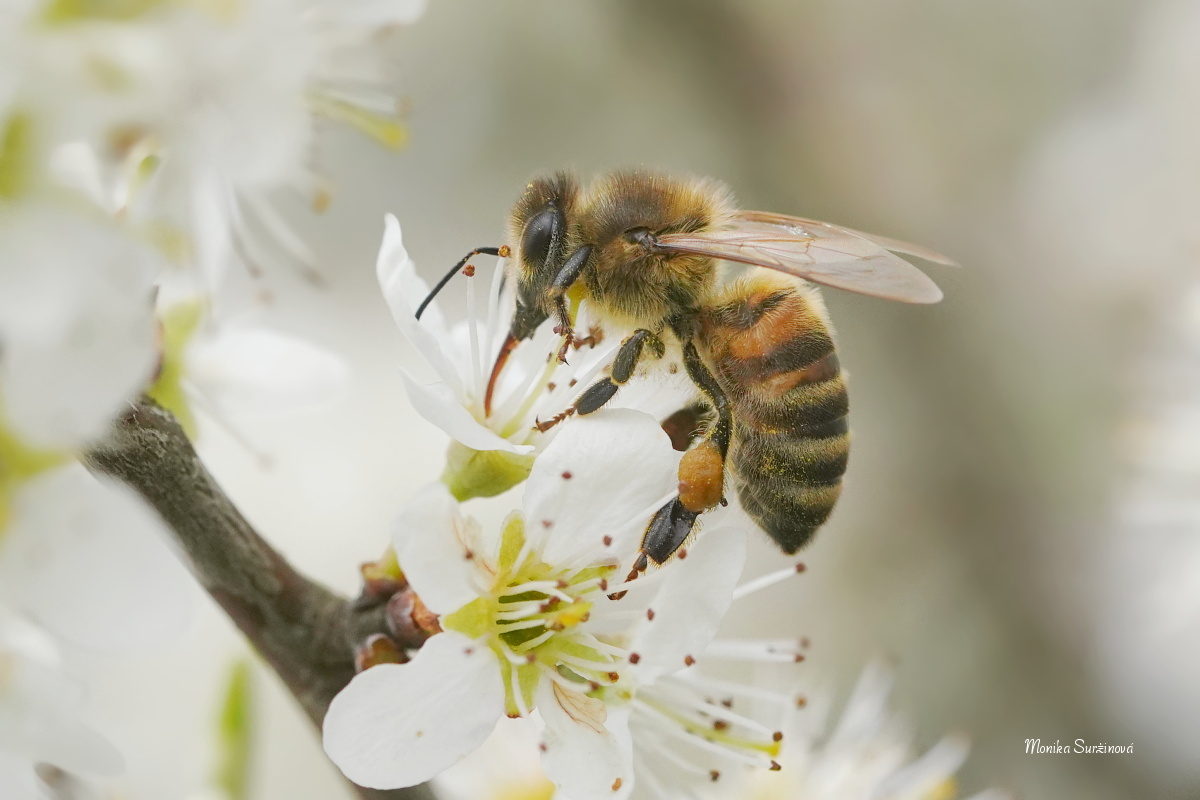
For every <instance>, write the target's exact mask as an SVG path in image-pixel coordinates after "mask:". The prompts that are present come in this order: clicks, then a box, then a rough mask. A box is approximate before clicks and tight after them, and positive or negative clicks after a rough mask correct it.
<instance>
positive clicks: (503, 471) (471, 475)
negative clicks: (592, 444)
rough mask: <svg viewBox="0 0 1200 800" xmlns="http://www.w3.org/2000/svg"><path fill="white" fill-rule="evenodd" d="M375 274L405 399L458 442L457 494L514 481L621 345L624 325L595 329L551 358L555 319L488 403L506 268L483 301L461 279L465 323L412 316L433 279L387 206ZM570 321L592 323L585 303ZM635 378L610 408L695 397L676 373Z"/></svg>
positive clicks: (504, 313) (502, 327)
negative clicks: (400, 347) (587, 340)
mask: <svg viewBox="0 0 1200 800" xmlns="http://www.w3.org/2000/svg"><path fill="white" fill-rule="evenodd" d="M376 274H377V277H378V280H379V285H380V288H381V289H382V290H383V296H384V299H385V300H386V301H387V303H388V306H389V308H390V309H391V312H392V317H393V319H394V320H395V322H396V325H397V327H398V328H399V329H400V333H401V336H402V337H403V338H404V340H405V342H406V344H407V345H408V351H407V352H406V353H405V355H406V358H405V359H404V360H403V361H402V363H401V367H402V370H403V373H404V376H403V377H404V384H405V388H406V389H407V391H408V396H409V399H410V401H411V402H412V404H413V407H414V408H415V409H416V411H417V413H419V414H420V415H421V416H422V417H424V418H425V419H426V420H428V421H429V422H431V423H433V424H434V425H436V426H437V427H438V428H440V429H441V430H442V431H443V432H445V433H446V434H447V435H448V436H449V437H450V438H451V439H452V440H453V441H454V444H452V446H451V449H450V456H449V461H450V466H449V467H448V469H447V475H446V480H447V483H449V484H450V485H451V490H452V491H453V492H454V493H455V495H456V496H457V497H458V498H459V499H463V500H465V499H467V498H468V497H471V496H489V495H491V494H496V493H498V492H499V491H503V490H504V489H508V488H509V487H511V486H513V485H515V484H517V483H519V482H520V480H522V479H523V478H524V476H525V474H527V473H528V471H529V467H530V465H531V464H532V463H533V456H534V455H536V453H538V452H540V451H541V450H542V449H543V448H544V447H545V446H546V444H547V442H549V441H550V439H551V438H553V436H554V434H555V433H556V432H557V428H550V429H548V430H543V428H544V427H545V424H546V423H549V422H551V421H553V420H554V419H555V418H556V417H557V416H558V415H560V414H562V413H563V412H564V411H566V410H567V409H568V408H570V407H571V406H572V404H573V403H574V402H575V400H576V398H577V397H578V396H579V395H580V394H582V392H583V391H584V389H586V388H587V387H588V385H590V383H591V382H593V381H594V380H596V379H597V378H598V377H599V376H600V375H601V374H602V372H603V370H604V369H605V368H606V367H608V365H609V364H610V362H611V361H612V357H613V354H614V353H615V351H616V349H617V347H618V346H619V345H620V340H621V333H622V331H619V330H608V331H597V332H599V333H600V334H601V335H602V336H603V338H602V340H601V341H600V342H599V344H598V345H595V344H593V345H591V346H584V347H583V348H581V349H577V350H573V351H571V353H569V354H568V357H567V359H568V360H567V363H563V362H561V361H560V360H559V359H558V358H557V357H556V355H557V353H558V350H559V344H560V342H561V338H560V337H559V335H558V334H556V333H555V332H554V330H553V328H554V325H553V323H552V322H547V323H546V324H544V325H543V326H542V327H541V328H540V329H539V330H538V332H537V334H536V335H535V336H534V337H533V338H532V339H531V340H528V341H526V342H522V343H521V344H520V345H519V346H518V347H517V348H516V349H515V350H514V351H513V353H512V355H511V356H510V357H509V359H508V361H507V364H506V365H505V368H504V371H503V372H502V373H501V375H500V376H499V379H498V381H497V384H496V388H495V393H494V398H493V403H492V406H491V408H490V409H489V408H486V407H485V397H486V394H487V387H488V381H489V377H490V374H491V370H492V365H493V364H494V363H495V361H496V357H497V354H498V353H499V351H500V348H501V346H502V343H503V339H504V337H505V335H506V334H507V333H508V321H509V320H510V319H511V318H512V313H513V307H514V299H513V294H512V287H511V286H505V285H504V280H503V275H504V269H503V266H502V265H501V266H497V267H496V269H495V271H494V272H493V273H492V277H491V280H490V282H489V288H488V290H487V297H486V299H485V298H481V297H480V296H479V291H478V289H477V286H476V284H477V283H478V281H479V280H480V278H479V277H475V276H472V277H470V278H467V279H466V280H467V281H468V283H467V303H466V306H467V307H466V319H465V320H464V321H463V322H462V323H461V324H458V325H456V326H453V327H452V326H450V325H449V324H448V323H447V320H446V318H445V316H444V315H443V313H442V311H441V309H440V308H439V307H438V303H437V302H436V301H435V302H432V303H430V304H429V305H428V307H427V308H426V309H425V310H424V313H423V315H422V316H421V318H420V319H419V320H418V319H417V318H416V310H417V308H418V307H419V306H420V304H421V302H422V301H423V300H424V299H425V297H426V296H427V295H428V294H429V285H428V284H427V283H426V282H425V281H423V280H422V279H421V278H420V277H419V276H418V275H417V271H416V265H415V264H414V263H413V260H412V258H410V257H409V255H408V251H407V250H405V248H404V243H403V240H402V238H401V232H400V225H399V223H398V222H397V221H396V218H395V217H394V216H392V215H390V214H389V215H388V216H387V219H386V224H385V230H384V237H383V243H382V245H381V247H380V250H379V258H378V261H377V263H376ZM576 325H577V327H578V328H579V329H580V330H581V331H588V330H590V329H591V324H590V322H589V314H588V310H587V307H586V304H585V305H584V306H583V308H581V309H580V310H579V317H578V321H577V323H576ZM665 373H666V371H665V370H664V374H665ZM640 377H641V376H639V380H637V381H634V382H633V385H631V386H629V387H625V388H623V390H622V392H621V394H619V395H618V396H617V397H616V398H615V399H614V400H613V401H612V402H610V403H609V407H612V408H621V407H625V408H636V409H639V410H642V411H646V412H649V413H652V414H656V415H661V416H665V415H666V414H669V413H670V412H672V411H675V410H677V409H678V408H680V407H682V406H683V405H685V404H686V403H687V402H688V400H689V399H691V398H692V397H693V396H694V395H695V390H694V388H693V387H690V385H688V384H687V383H686V382H685V381H683V379H682V378H680V379H679V380H677V381H674V383H673V384H672V383H671V382H670V381H666V380H662V379H659V380H641V379H640ZM539 423H541V425H539ZM472 459H474V461H472ZM481 464H482V465H483V466H482V467H481V466H480V465H481ZM489 471H490V472H491V473H494V474H496V475H498V476H501V477H498V478H497V479H496V480H494V481H493V482H492V484H490V485H487V486H485V487H484V488H482V489H481V488H480V484H486V483H488V482H487V481H486V480H485V479H481V478H479V476H480V475H486V474H488V473H489ZM464 476H466V477H464ZM473 480H474V481H476V483H474V484H472V481H473ZM464 484H471V485H469V486H464Z"/></svg>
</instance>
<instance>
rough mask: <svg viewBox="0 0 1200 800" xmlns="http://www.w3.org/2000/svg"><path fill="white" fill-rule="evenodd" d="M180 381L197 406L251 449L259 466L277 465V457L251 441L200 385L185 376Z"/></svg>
mask: <svg viewBox="0 0 1200 800" xmlns="http://www.w3.org/2000/svg"><path fill="white" fill-rule="evenodd" d="M180 383H181V384H182V386H183V390H184V391H185V392H186V393H187V396H188V399H189V400H191V401H192V403H194V404H195V405H196V407H197V408H199V409H200V410H202V411H203V412H204V413H205V414H207V415H208V416H209V417H210V418H212V420H213V421H214V422H216V423H217V424H218V425H220V426H221V427H222V428H224V429H225V432H226V433H228V434H229V435H230V436H232V437H233V439H234V441H236V442H237V443H238V444H240V445H241V446H242V447H244V448H246V450H247V451H249V453H250V455H252V456H254V458H255V460H257V461H258V465H259V467H261V468H262V469H271V468H272V467H273V466H275V459H273V458H271V456H270V455H268V454H267V453H266V452H265V451H263V450H260V449H259V448H258V447H257V446H255V444H254V443H253V442H252V441H250V437H249V436H248V435H247V434H246V433H245V432H244V431H242V430H241V429H240V428H238V427H237V425H235V424H234V423H233V422H231V421H230V420H229V419H228V418H226V417H225V415H224V414H222V413H221V412H220V411H218V410H217V406H216V403H214V402H212V401H211V400H210V399H209V397H208V395H207V394H206V393H205V392H204V391H202V390H201V389H200V387H199V386H197V385H196V384H194V383H192V382H191V381H189V380H188V379H187V378H184V379H183V380H182V381H180Z"/></svg>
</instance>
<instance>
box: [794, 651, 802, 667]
mask: <svg viewBox="0 0 1200 800" xmlns="http://www.w3.org/2000/svg"><path fill="white" fill-rule="evenodd" d="M803 660H804V656H802V655H801V654H799V653H796V655H794V656H792V661H793V662H795V663H797V664H799V663H800V662H801V661H803Z"/></svg>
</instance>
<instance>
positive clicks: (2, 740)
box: [0, 607, 122, 798]
mask: <svg viewBox="0 0 1200 800" xmlns="http://www.w3.org/2000/svg"><path fill="white" fill-rule="evenodd" d="M58 661H59V659H58V652H57V649H56V648H55V646H54V642H53V640H52V639H51V638H50V637H49V636H47V635H46V633H45V632H44V631H42V630H41V629H40V628H38V627H37V626H35V625H32V624H30V623H29V622H27V621H26V620H24V619H22V618H21V617H19V616H16V615H14V614H12V613H10V612H7V611H6V610H5V609H4V608H3V607H0V665H2V666H3V681H0V753H5V752H7V753H10V754H13V755H15V756H16V758H15V760H12V761H11V762H10V763H9V766H8V768H7V769H8V773H7V774H6V767H4V766H3V765H0V787H4V786H5V785H6V784H5V782H4V781H5V780H9V781H10V782H11V781H13V780H17V779H18V777H19V776H21V775H22V774H24V773H28V775H30V776H31V775H32V769H33V764H34V763H36V762H47V763H50V764H54V765H55V766H57V767H61V768H62V769H65V770H68V771H71V772H81V773H87V774H91V775H114V774H116V773H118V772H120V771H121V769H122V759H121V756H120V754H119V753H118V752H117V751H116V750H115V749H114V748H113V746H112V745H111V744H109V743H108V741H107V740H105V739H104V738H103V737H102V736H100V735H99V734H98V733H96V732H95V731H94V730H92V729H91V728H90V727H88V726H87V725H85V724H83V723H82V722H81V721H80V720H79V718H78V715H77V714H76V709H77V708H78V706H79V704H80V701H81V700H82V697H83V692H82V689H81V687H79V686H78V685H77V684H75V683H73V682H71V681H69V680H67V679H66V678H64V677H63V676H62V675H61V674H60V673H59V672H58ZM22 762H23V764H24V766H23V767H22ZM9 796H10V795H9V794H0V797H5V798H7V797H9ZM14 796H16V795H14Z"/></svg>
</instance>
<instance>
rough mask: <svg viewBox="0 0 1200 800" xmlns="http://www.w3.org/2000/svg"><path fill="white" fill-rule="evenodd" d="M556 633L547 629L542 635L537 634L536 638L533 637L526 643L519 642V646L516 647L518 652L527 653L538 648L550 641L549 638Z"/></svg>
mask: <svg viewBox="0 0 1200 800" xmlns="http://www.w3.org/2000/svg"><path fill="white" fill-rule="evenodd" d="M557 633H558V631H555V630H551V629H549V628H547V629H546V631H545V632H544V633H539V634H538V635H537V636H535V637H533V638H532V639H530V640H529V641H528V642H521V644H519V645H517V648H518V652H520V653H528V652H529V651H530V650H533V649H534V648H536V647H538V646H539V645H543V644H545V643H546V642H548V641H550V637H552V636H554V635H555V634H557Z"/></svg>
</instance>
